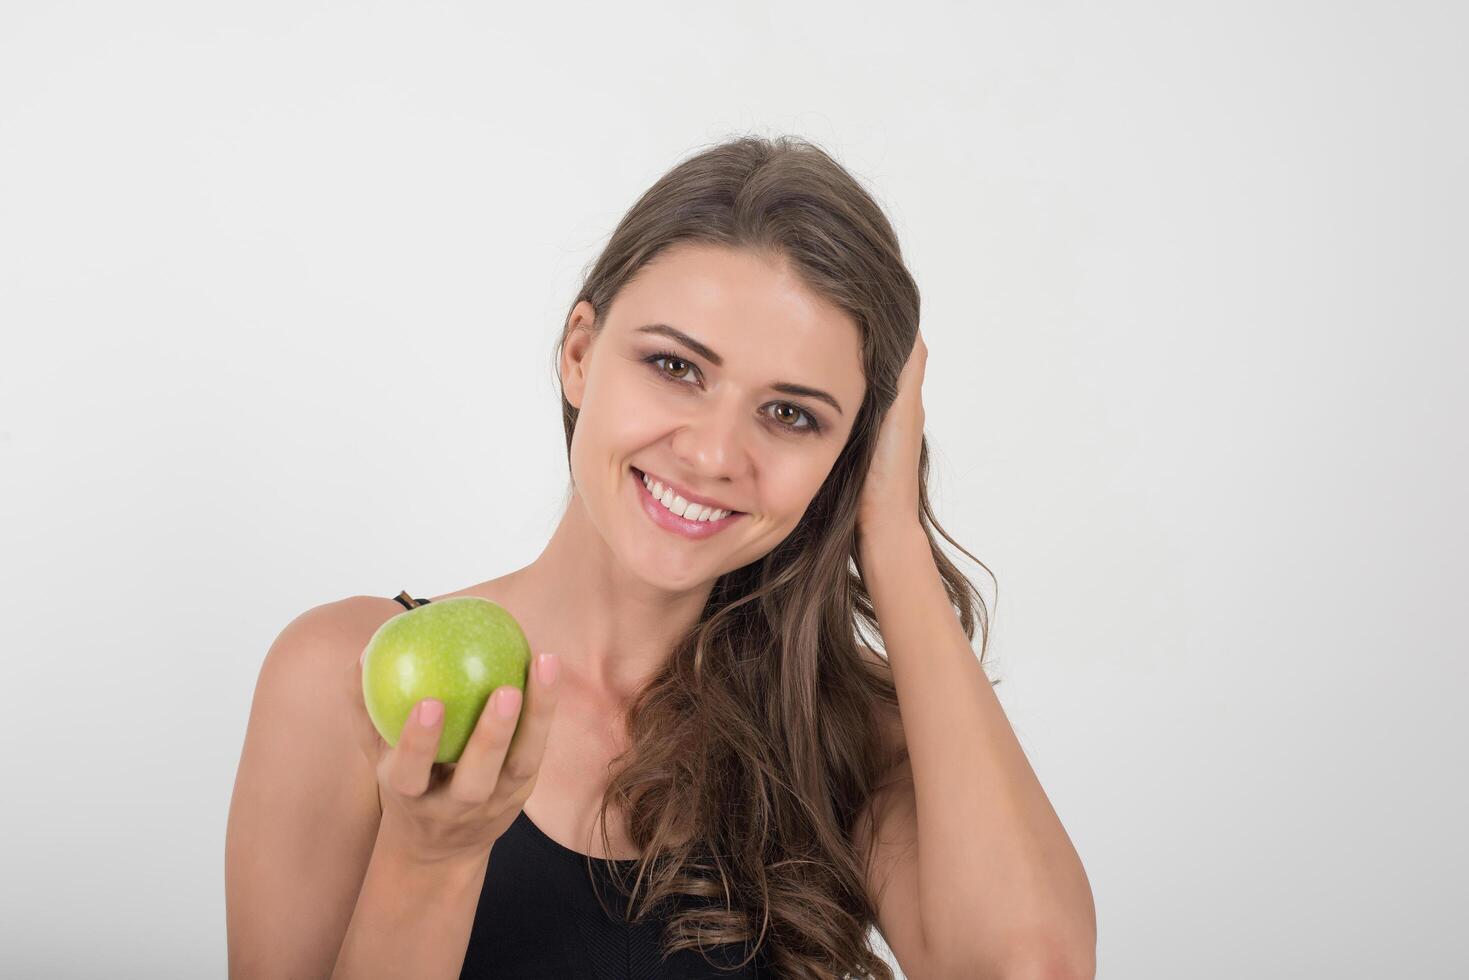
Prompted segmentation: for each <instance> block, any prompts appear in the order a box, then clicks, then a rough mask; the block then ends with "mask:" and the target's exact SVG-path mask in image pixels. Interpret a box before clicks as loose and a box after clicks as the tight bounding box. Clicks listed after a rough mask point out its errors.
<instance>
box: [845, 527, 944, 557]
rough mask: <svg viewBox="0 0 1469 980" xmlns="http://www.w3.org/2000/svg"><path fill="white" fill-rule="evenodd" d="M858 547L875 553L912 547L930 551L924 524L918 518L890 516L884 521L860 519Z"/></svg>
mask: <svg viewBox="0 0 1469 980" xmlns="http://www.w3.org/2000/svg"><path fill="white" fill-rule="evenodd" d="M857 548H858V550H859V551H862V552H870V553H871V554H873V555H879V554H883V553H886V552H890V551H894V550H900V549H910V548H919V549H921V550H922V551H923V552H924V553H925V554H926V553H928V551H929V542H928V535H927V534H926V533H925V532H924V530H923V525H922V524H920V523H918V522H917V521H916V520H912V519H903V520H894V519H891V518H889V519H887V520H882V521H867V522H860V521H859V522H858V524H857Z"/></svg>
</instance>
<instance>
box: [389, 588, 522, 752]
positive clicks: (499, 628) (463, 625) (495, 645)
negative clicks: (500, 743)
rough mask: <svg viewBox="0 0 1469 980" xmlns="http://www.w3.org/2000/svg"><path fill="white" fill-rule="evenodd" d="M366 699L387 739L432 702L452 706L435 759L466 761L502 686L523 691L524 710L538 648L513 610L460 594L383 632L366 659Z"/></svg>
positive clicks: (402, 616) (409, 612)
mask: <svg viewBox="0 0 1469 980" xmlns="http://www.w3.org/2000/svg"><path fill="white" fill-rule="evenodd" d="M362 657H363V659H362V698H363V700H364V701H365V702H366V704H367V713H368V715H369V716H370V717H371V718H372V723H373V725H374V726H376V728H377V730H378V732H379V733H380V734H381V735H382V737H383V740H384V741H385V742H387V743H388V744H389V745H394V746H396V745H397V744H398V735H399V733H401V732H402V731H403V724H404V722H406V721H407V720H408V716H409V714H410V713H412V711H413V708H414V706H415V705H417V704H418V702H419V701H421V700H422V699H424V698H436V699H437V700H439V701H442V702H443V703H444V721H443V729H442V731H441V732H440V735H439V751H438V754H437V755H436V756H435V757H434V761H435V762H458V761H459V756H460V755H461V754H463V752H464V746H465V745H466V744H468V742H469V736H470V734H471V733H472V732H473V731H474V726H475V722H477V721H478V720H479V715H480V712H481V711H483V710H484V707H485V703H486V702H487V701H489V699H490V695H491V694H492V693H494V691H495V690H496V689H497V688H500V687H503V686H505V685H507V684H508V685H511V686H513V687H518V688H520V690H521V692H522V698H521V704H522V706H523V705H524V703H525V702H524V694H523V692H524V691H525V681H526V676H527V674H528V673H529V671H530V644H529V643H527V642H526V639H525V634H524V633H523V632H521V629H520V624H519V623H517V622H516V621H515V617H513V616H511V615H510V613H509V612H507V611H506V610H505V608H504V607H503V606H501V605H499V604H498V603H495V602H491V601H490V600H489V599H481V598H480V597H478V596H456V597H455V598H452V599H441V600H439V601H438V602H430V603H425V604H424V605H421V606H416V607H414V608H413V609H406V610H404V611H403V612H400V613H398V614H397V615H396V616H394V617H393V618H391V619H389V620H388V621H387V622H385V623H383V624H382V625H381V626H379V627H378V629H377V632H376V633H374V634H372V639H370V640H368V641H367V648H366V650H364V651H363V655H362Z"/></svg>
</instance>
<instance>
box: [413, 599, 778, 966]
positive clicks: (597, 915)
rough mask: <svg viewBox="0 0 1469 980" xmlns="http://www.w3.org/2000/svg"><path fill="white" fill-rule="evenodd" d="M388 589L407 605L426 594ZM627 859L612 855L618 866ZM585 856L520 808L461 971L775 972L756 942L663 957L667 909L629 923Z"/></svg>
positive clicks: (493, 853)
mask: <svg viewBox="0 0 1469 980" xmlns="http://www.w3.org/2000/svg"><path fill="white" fill-rule="evenodd" d="M393 598H394V599H396V600H397V601H398V602H399V603H400V604H401V605H402V606H403V607H404V608H405V609H413V608H414V607H416V606H418V605H422V604H425V603H428V602H430V601H432V600H429V599H414V598H413V597H412V596H410V595H409V594H408V593H407V592H400V593H399V594H398V595H396V596H394V597H393ZM634 863H635V862H633V861H613V862H610V864H612V865H615V866H617V867H618V868H621V869H624V870H625V869H627V868H630V867H632V865H633V864H634ZM591 865H592V867H591V870H590V871H589V870H588V868H587V860H586V855H584V854H582V853H581V852H579V851H574V850H572V849H571V848H569V847H566V846H564V845H562V844H560V843H557V842H556V841H554V840H552V839H551V838H550V837H548V836H546V834H545V833H544V832H542V831H541V829H540V828H539V827H537V826H536V825H535V824H534V823H532V822H531V819H530V817H528V816H526V814H525V811H524V810H521V811H520V813H518V814H517V815H516V817H515V821H514V823H512V824H511V825H510V827H509V829H507V830H506V831H505V833H504V834H502V835H501V836H500V839H499V840H497V841H495V846H494V847H493V848H491V849H490V863H489V867H488V869H487V870H486V871H485V883H484V889H483V890H482V891H481V892H480V897H479V905H478V906H477V907H476V909H475V912H474V924H473V926H472V927H471V928H470V933H469V948H468V949H467V950H466V952H465V955H464V966H463V967H462V969H461V971H460V974H459V977H460V980H481V978H484V980H489V978H493V980H706V978H707V980H713V978H719V980H774V978H775V973H774V971H772V970H771V969H770V967H769V965H768V964H767V962H766V961H765V957H764V955H763V951H762V955H757V956H756V957H755V958H754V959H753V960H751V961H750V962H749V963H747V964H746V965H745V966H744V967H743V968H737V967H736V964H738V963H739V962H740V960H741V959H743V958H744V956H745V955H746V954H747V953H748V952H749V947H748V946H735V945H723V946H710V947H706V948H705V950H704V952H703V953H700V952H699V951H698V950H697V949H681V950H679V951H678V952H676V953H674V954H673V955H672V956H670V957H668V959H667V960H664V959H663V958H662V949H661V946H660V942H661V933H662V929H663V926H664V924H665V923H666V922H667V917H666V916H665V917H662V918H657V917H654V918H650V919H648V920H646V921H644V922H641V923H637V924H634V923H632V922H629V921H628V920H627V919H626V917H625V916H624V915H623V911H624V907H625V905H626V894H627V893H626V892H624V891H622V890H621V888H620V887H619V885H618V881H617V876H616V874H615V872H613V871H612V870H611V869H609V868H608V867H607V866H606V864H604V863H603V861H601V860H599V859H598V860H593V861H592V862H591ZM593 874H594V875H596V876H597V890H596V891H593V885H592V880H591V875H593ZM599 893H600V895H601V896H602V901H601V903H599V902H598V900H597V896H598V894H599ZM603 904H605V905H606V910H604V909H603V907H602V905H603Z"/></svg>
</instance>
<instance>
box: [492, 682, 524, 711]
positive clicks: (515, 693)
mask: <svg viewBox="0 0 1469 980" xmlns="http://www.w3.org/2000/svg"><path fill="white" fill-rule="evenodd" d="M519 710H520V689H519V688H514V687H502V688H500V689H499V690H498V691H496V692H495V711H496V712H497V713H498V714H499V715H500V717H501V718H513V717H514V716H515V713H516V712H517V711H519Z"/></svg>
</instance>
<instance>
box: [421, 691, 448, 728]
mask: <svg viewBox="0 0 1469 980" xmlns="http://www.w3.org/2000/svg"><path fill="white" fill-rule="evenodd" d="M443 713H444V702H442V701H435V700H434V699H433V698H425V699H424V700H422V701H420V702H419V703H418V723H419V724H420V725H422V726H423V727H424V728H432V727H433V726H434V725H435V724H437V723H438V720H439V717H440V716H441V715H443Z"/></svg>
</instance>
